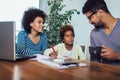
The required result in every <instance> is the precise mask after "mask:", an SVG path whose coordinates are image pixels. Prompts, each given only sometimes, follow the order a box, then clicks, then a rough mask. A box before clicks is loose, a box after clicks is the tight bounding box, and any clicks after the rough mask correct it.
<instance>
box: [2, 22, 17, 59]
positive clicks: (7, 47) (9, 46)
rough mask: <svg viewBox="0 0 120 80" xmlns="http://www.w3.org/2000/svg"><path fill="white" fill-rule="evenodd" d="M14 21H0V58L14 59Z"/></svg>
mask: <svg viewBox="0 0 120 80" xmlns="http://www.w3.org/2000/svg"><path fill="white" fill-rule="evenodd" d="M15 55H16V52H15V22H14V21H3V22H0V59H5V60H15Z"/></svg>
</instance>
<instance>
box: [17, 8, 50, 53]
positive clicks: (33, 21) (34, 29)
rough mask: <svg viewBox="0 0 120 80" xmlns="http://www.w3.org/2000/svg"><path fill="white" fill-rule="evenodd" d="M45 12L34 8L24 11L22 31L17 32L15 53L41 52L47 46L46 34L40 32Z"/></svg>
mask: <svg viewBox="0 0 120 80" xmlns="http://www.w3.org/2000/svg"><path fill="white" fill-rule="evenodd" d="M45 17H46V14H45V13H44V12H43V11H41V10H39V9H36V8H30V9H28V10H27V11H25V12H24V15H23V19H22V26H23V29H24V30H23V31H20V32H19V34H18V40H17V53H18V54H24V55H34V54H43V52H44V50H45V49H46V48H47V46H48V41H47V36H46V35H45V34H44V33H43V32H42V31H43V25H44V22H45Z"/></svg>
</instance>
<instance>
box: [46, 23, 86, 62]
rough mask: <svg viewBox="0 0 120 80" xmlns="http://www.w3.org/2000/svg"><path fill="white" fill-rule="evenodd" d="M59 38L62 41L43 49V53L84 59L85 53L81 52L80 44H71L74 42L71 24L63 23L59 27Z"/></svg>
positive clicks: (54, 56)
mask: <svg viewBox="0 0 120 80" xmlns="http://www.w3.org/2000/svg"><path fill="white" fill-rule="evenodd" d="M59 32H60V38H61V40H62V41H63V43H59V44H58V45H56V46H54V47H52V48H49V49H47V50H45V52H44V55H47V56H51V57H53V58H62V57H63V58H65V59H80V60H85V54H84V53H83V52H82V48H81V47H80V45H77V44H73V42H74V37H75V34H74V30H73V27H72V26H71V25H63V26H61V27H60V29H59Z"/></svg>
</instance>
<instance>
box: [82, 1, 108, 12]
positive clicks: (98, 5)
mask: <svg viewBox="0 0 120 80" xmlns="http://www.w3.org/2000/svg"><path fill="white" fill-rule="evenodd" d="M98 9H102V10H104V11H105V12H107V13H109V14H110V12H109V10H108V8H107V5H106V3H105V1H104V0H87V1H86V2H85V4H84V6H83V7H82V13H83V14H85V13H87V12H89V11H90V12H95V11H96V10H98Z"/></svg>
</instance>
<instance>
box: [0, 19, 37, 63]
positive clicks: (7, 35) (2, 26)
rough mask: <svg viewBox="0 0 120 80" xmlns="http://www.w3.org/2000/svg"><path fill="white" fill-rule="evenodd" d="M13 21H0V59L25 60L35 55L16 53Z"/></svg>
mask: <svg viewBox="0 0 120 80" xmlns="http://www.w3.org/2000/svg"><path fill="white" fill-rule="evenodd" d="M15 25H16V23H15V21H2V22H0V60H9V61H17V60H26V59H29V58H34V57H36V56H26V55H18V54H16V40H15Z"/></svg>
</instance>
